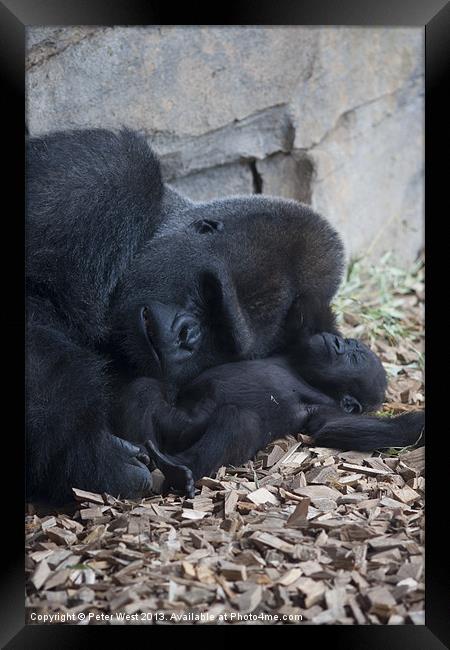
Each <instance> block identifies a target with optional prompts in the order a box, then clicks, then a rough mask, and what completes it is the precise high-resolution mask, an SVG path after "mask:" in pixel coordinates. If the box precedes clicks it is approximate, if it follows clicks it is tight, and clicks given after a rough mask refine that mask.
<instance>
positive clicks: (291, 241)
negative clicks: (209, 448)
mask: <svg viewBox="0 0 450 650" xmlns="http://www.w3.org/2000/svg"><path fill="white" fill-rule="evenodd" d="M255 198H256V197H252V199H255ZM281 207H282V208H283V210H281ZM269 208H270V210H269ZM277 210H278V211H277ZM201 215H207V216H201ZM311 215H312V217H311ZM308 216H310V218H314V219H316V220H319V221H318V224H316V227H319V228H320V225H321V224H320V218H319V217H318V216H317V215H314V213H312V212H311V211H310V210H309V209H308V208H306V207H305V206H302V205H301V204H298V203H294V202H289V201H280V200H274V199H272V200H268V199H267V198H265V199H262V200H261V201H258V200H257V201H256V202H255V201H254V200H252V201H249V200H248V199H231V200H230V199H228V200H227V201H226V202H222V201H214V202H211V203H208V204H200V207H199V206H195V208H193V209H191V210H189V211H186V214H185V215H184V219H183V221H184V226H183V228H182V229H178V230H176V231H175V232H174V231H173V230H170V228H167V229H166V231H165V232H162V233H161V234H160V235H159V237H157V238H155V239H154V240H153V241H152V242H151V243H150V244H148V245H147V247H146V249H145V250H144V251H143V252H142V253H141V254H140V255H139V258H138V259H137V261H136V262H135V264H134V265H133V266H132V268H131V269H130V272H129V273H128V275H127V277H126V279H125V281H124V283H123V285H122V287H121V289H120V291H119V292H118V294H117V296H116V303H115V304H116V310H115V312H114V315H113V322H112V327H113V330H114V331H115V332H116V335H119V336H120V339H121V346H122V349H123V351H124V352H125V354H126V356H127V359H128V361H129V362H131V363H132V365H133V366H134V367H135V368H136V370H139V371H140V372H141V373H144V374H146V375H148V376H153V377H159V378H161V379H164V380H167V381H168V382H169V383H173V384H176V385H182V384H184V383H186V382H188V381H190V380H191V379H192V378H194V377H195V376H197V375H198V374H199V373H200V372H202V371H203V370H205V369H206V368H208V367H211V366H214V365H218V364H221V363H225V362H228V361H234V360H240V359H252V358H262V357H266V356H268V355H271V354H273V353H274V352H276V351H278V350H280V349H282V348H283V346H284V345H285V344H286V343H287V341H288V338H289V337H292V336H295V335H296V334H298V333H299V330H300V327H301V325H302V319H301V318H300V317H299V316H298V313H297V310H296V308H297V307H298V305H300V307H301V305H303V304H308V313H309V315H310V317H311V318H313V317H314V309H313V308H311V306H309V302H308V301H309V299H310V297H311V296H312V295H314V297H315V300H316V303H317V309H318V310H319V311H320V309H325V310H326V309H327V308H328V302H329V295H333V293H334V292H335V289H336V283H337V280H336V276H338V277H339V271H340V269H339V264H340V263H341V261H340V259H338V260H337V259H336V255H334V256H333V257H332V258H331V259H330V260H329V261H328V262H327V261H326V255H325V257H321V258H319V259H318V260H317V261H313V260H314V255H315V254H314V250H313V249H314V244H313V243H311V242H308V241H307V237H305V229H304V227H300V221H299V218H301V219H302V220H303V225H304V221H305V217H308ZM199 217H200V218H199ZM256 224H257V227H256ZM333 235H334V233H333ZM305 240H306V241H305ZM336 245H337V243H336V238H334V240H333V246H334V248H336ZM321 246H322V248H323V237H322V241H321ZM325 253H326V251H325ZM309 256H311V263H309V262H308V259H309ZM315 257H316V258H317V255H316V256H315ZM317 263H318V264H319V265H321V269H320V270H318V269H315V268H311V266H312V267H314V266H317ZM328 267H330V268H328ZM317 271H319V273H320V277H321V284H320V286H318V285H317V281H314V280H313V278H314V277H315V275H316V272H317ZM327 274H328V275H329V277H330V281H329V282H328V283H327ZM309 278H311V280H309ZM321 291H322V294H321Z"/></svg>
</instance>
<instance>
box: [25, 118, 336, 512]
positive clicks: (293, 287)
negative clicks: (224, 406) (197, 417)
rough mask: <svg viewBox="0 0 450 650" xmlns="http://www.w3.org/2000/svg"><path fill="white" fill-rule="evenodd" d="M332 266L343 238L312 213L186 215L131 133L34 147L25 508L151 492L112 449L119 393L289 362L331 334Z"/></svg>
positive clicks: (272, 204) (265, 203) (144, 474)
mask: <svg viewBox="0 0 450 650" xmlns="http://www.w3.org/2000/svg"><path fill="white" fill-rule="evenodd" d="M194 222H195V223H196V226H194V227H192V226H191V224H193V223H194ZM342 270H343V251H342V245H341V242H340V240H339V237H338V235H337V234H336V232H335V231H334V229H333V228H331V226H330V225H329V224H328V223H327V222H326V221H325V220H324V219H322V218H321V217H319V216H318V215H316V214H315V213H314V212H313V211H312V210H311V209H310V208H309V207H307V206H304V205H302V204H299V203H297V202H295V201H288V200H282V199H273V198H267V197H262V196H252V197H248V198H229V199H222V200H217V201H212V202H208V203H192V202H191V201H189V200H187V199H185V198H184V197H182V196H180V195H179V194H177V193H176V192H175V191H173V190H171V189H170V188H169V187H168V186H166V185H164V184H163V183H162V181H161V173H160V168H159V163H158V160H157V158H156V157H155V155H154V154H153V153H152V151H151V150H150V148H149V147H148V145H147V144H146V142H145V140H144V138H142V137H140V136H138V135H137V134H135V133H132V132H130V131H122V132H120V133H118V134H114V133H111V132H108V131H104V130H88V131H78V132H77V131H75V132H67V133H56V134H53V135H49V136H46V137H44V138H39V139H31V140H29V141H28V144H27V271H26V274H27V296H28V301H27V310H28V313H27V325H28V333H27V400H28V408H27V428H28V434H27V492H28V498H30V499H38V498H43V499H46V500H52V501H54V502H57V501H64V500H66V499H68V498H70V496H71V487H72V486H77V487H80V488H85V489H89V490H95V491H102V490H104V491H107V492H110V493H112V494H120V495H122V496H139V495H142V494H144V493H145V492H147V491H148V490H149V489H150V487H151V480H150V474H149V471H148V469H147V468H146V467H145V466H144V465H143V464H142V463H141V462H140V461H139V459H138V456H139V453H138V451H137V448H134V447H133V446H130V445H127V444H124V443H121V442H120V441H118V438H117V436H119V437H123V431H122V430H121V428H120V426H119V425H118V424H117V422H119V421H120V417H117V415H116V414H115V411H116V405H117V404H118V403H119V402H120V403H123V395H124V394H126V387H127V386H128V384H130V383H131V382H132V381H133V380H135V379H137V378H138V377H142V376H143V377H157V378H158V379H159V380H161V381H162V382H163V383H164V387H165V391H166V393H167V394H173V395H175V394H176V392H177V390H178V389H179V387H180V386H182V385H184V384H185V383H187V382H189V381H191V380H192V379H193V378H194V377H196V376H197V375H198V374H199V373H200V372H202V371H203V370H205V369H206V368H209V367H212V366H215V365H218V364H221V363H226V362H229V361H234V360H243V359H253V358H263V357H267V356H269V355H272V354H274V353H276V352H279V351H285V352H286V353H287V354H288V355H291V356H292V357H293V358H294V357H295V356H296V355H297V354H298V353H297V352H296V350H297V346H298V343H299V341H300V340H301V338H302V337H303V336H304V335H305V334H306V335H307V334H311V333H314V332H318V331H328V332H336V327H335V321H334V316H333V314H332V312H331V309H330V300H331V298H332V297H333V295H334V293H335V292H336V289H337V287H338V285H339V282H340V279H341V274H342ZM144 308H148V309H147V311H145V312H143V309H144ZM143 314H145V316H146V318H144V319H143ZM147 316H149V317H148V318H147ZM177 319H178V320H177ZM175 321H176V322H177V323H178V324H177V326H176V328H175V330H174V332H173V336H172V338H171V335H170V332H171V331H172V330H171V328H172V326H174V323H175ZM153 339H154V340H153ZM128 411H129V407H128ZM239 417H242V415H241V416H239ZM245 417H247V416H245ZM248 417H250V416H248Z"/></svg>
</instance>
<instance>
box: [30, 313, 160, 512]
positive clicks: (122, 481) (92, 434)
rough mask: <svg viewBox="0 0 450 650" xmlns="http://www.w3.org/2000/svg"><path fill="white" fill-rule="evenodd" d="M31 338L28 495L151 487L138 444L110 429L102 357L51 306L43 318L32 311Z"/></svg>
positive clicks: (129, 492)
mask: <svg viewBox="0 0 450 650" xmlns="http://www.w3.org/2000/svg"><path fill="white" fill-rule="evenodd" d="M32 309H33V308H32ZM27 343H28V362H27V363H28V368H27V398H28V404H29V406H28V423H27V424H28V426H27V449H26V451H27V497H28V498H29V499H33V500H34V499H36V500H44V501H51V502H52V503H54V504H58V503H60V504H61V503H65V502H68V501H69V500H71V499H72V498H73V497H72V494H71V487H78V488H81V489H86V490H90V491H94V492H108V493H110V494H113V495H115V496H118V495H121V496H123V497H133V496H141V495H142V494H144V493H147V492H149V490H150V488H151V477H150V473H149V470H148V469H147V467H145V465H143V464H142V463H141V462H140V461H139V459H138V457H139V449H138V448H137V447H135V446H134V445H132V444H130V443H129V442H127V441H125V440H120V439H119V438H117V437H116V436H113V435H111V433H109V431H108V426H107V410H108V406H109V397H108V393H107V389H106V375H105V367H106V363H105V360H104V359H102V358H101V357H100V356H99V355H97V354H95V353H94V352H91V351H89V350H87V349H85V348H82V347H80V346H78V345H77V344H76V343H74V342H73V341H71V340H70V338H69V337H68V335H67V333H65V331H64V328H63V326H62V325H61V324H60V323H58V322H57V321H56V320H55V319H53V321H52V322H49V318H48V313H47V314H46V317H45V323H42V322H38V318H37V312H36V311H35V310H33V313H32V314H31V316H30V319H29V333H28V338H27Z"/></svg>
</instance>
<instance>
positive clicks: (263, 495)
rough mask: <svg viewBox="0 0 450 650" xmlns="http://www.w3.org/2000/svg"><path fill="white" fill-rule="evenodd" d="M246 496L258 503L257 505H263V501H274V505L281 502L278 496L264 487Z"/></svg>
mask: <svg viewBox="0 0 450 650" xmlns="http://www.w3.org/2000/svg"><path fill="white" fill-rule="evenodd" d="M246 498H247V499H248V500H249V501H251V502H252V503H256V505H261V504H263V503H273V504H274V505H278V503H279V501H278V499H277V497H276V496H275V495H274V494H272V492H269V490H267V489H266V488H263V487H262V488H259V489H258V490H254V492H250V494H247V497H246Z"/></svg>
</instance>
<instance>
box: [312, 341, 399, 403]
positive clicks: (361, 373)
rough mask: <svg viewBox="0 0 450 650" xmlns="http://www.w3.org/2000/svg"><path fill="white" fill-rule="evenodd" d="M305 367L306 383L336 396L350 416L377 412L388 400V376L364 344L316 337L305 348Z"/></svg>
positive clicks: (377, 359) (374, 355)
mask: <svg viewBox="0 0 450 650" xmlns="http://www.w3.org/2000/svg"><path fill="white" fill-rule="evenodd" d="M301 363H302V366H301V367H302V376H303V377H304V379H306V380H307V381H308V382H309V383H311V384H312V385H314V386H320V387H321V388H323V389H326V390H327V391H329V393H330V394H334V395H335V396H336V397H337V398H338V399H339V400H340V404H341V407H342V408H343V410H344V411H346V412H347V413H361V412H362V411H363V410H364V411H368V410H374V409H376V408H377V407H378V406H379V405H380V404H381V403H382V401H383V399H384V393H385V391H386V386H387V380H386V372H385V370H384V368H383V365H382V363H381V361H380V360H379V358H378V357H377V356H376V354H375V353H374V352H372V351H371V350H370V349H369V348H368V347H367V346H366V345H364V343H361V341H358V340H356V339H343V338H341V337H340V336H336V335H334V334H329V333H321V334H315V335H314V336H312V337H311V338H310V339H309V340H308V341H307V342H306V343H305V344H304V346H303V348H302V361H301Z"/></svg>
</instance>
